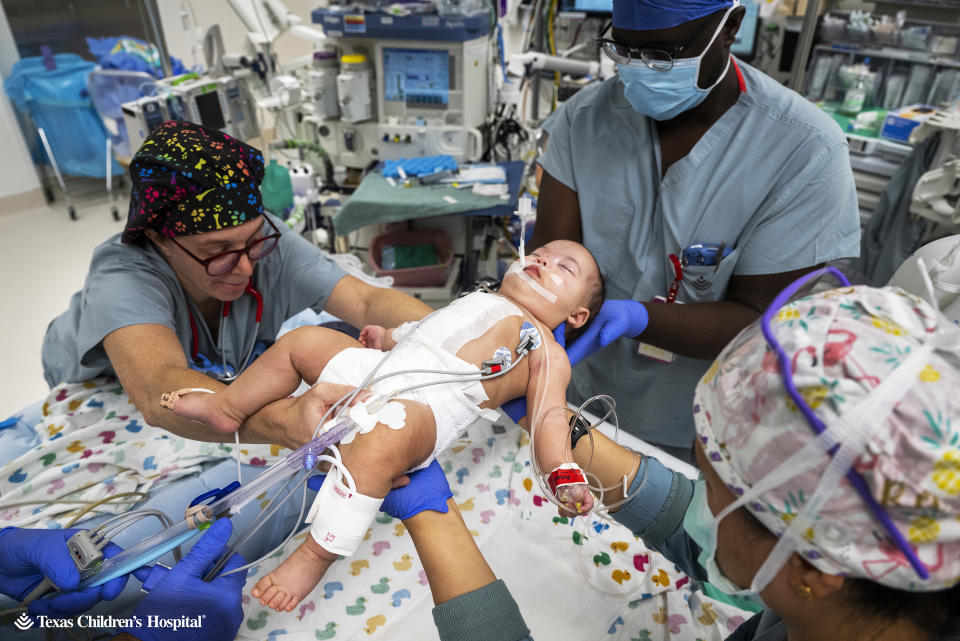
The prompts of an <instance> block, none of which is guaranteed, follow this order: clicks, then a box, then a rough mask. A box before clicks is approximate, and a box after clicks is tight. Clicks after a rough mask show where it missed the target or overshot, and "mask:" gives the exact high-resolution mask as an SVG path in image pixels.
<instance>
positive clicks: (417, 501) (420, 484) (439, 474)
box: [380, 460, 453, 521]
mask: <svg viewBox="0 0 960 641" xmlns="http://www.w3.org/2000/svg"><path fill="white" fill-rule="evenodd" d="M407 476H409V477H410V483H408V484H407V485H405V486H404V487H398V488H396V489H393V490H390V493H389V494H387V498H385V499H384V500H383V505H381V506H380V511H381V512H385V513H387V514H389V515H390V516H392V517H393V518H395V519H400V520H401V521H406V520H407V519H409V518H410V517H411V516H413V515H414V514H418V513H419V512H423V511H424V510H433V511H434V512H442V513H444V514H446V513H447V499H449V498H450V497H451V496H453V492H451V491H450V483H448V482H447V475H446V474H444V473H443V468H442V467H440V464H439V463H437V461H436V460H434V461H433V463H431V464H430V465H428V466H427V467H425V468H423V469H422V470H417V471H416V472H411V473H410V474H408V475H407Z"/></svg>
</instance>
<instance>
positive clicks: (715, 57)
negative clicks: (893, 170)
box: [531, 0, 860, 461]
mask: <svg viewBox="0 0 960 641" xmlns="http://www.w3.org/2000/svg"><path fill="white" fill-rule="evenodd" d="M743 18H744V9H743V8H742V7H740V6H739V1H736V0H678V1H676V2H662V1H661V0H614V2H613V20H612V23H611V24H610V25H607V26H606V27H605V28H604V29H603V30H602V32H601V33H599V34H598V37H597V44H598V46H599V48H600V50H601V51H602V53H603V55H606V56H607V57H609V58H610V59H612V60H613V61H614V62H615V63H616V65H617V74H616V76H614V77H612V78H609V79H607V80H606V81H603V82H598V83H594V84H592V85H589V86H587V87H585V88H584V89H582V90H581V91H579V92H578V93H577V94H576V95H575V96H573V97H572V98H571V99H570V100H568V101H567V102H565V103H564V105H563V108H562V109H561V110H559V111H558V115H557V117H556V119H555V121H554V122H553V123H552V126H551V130H550V142H549V145H548V146H547V148H546V153H545V155H544V156H542V157H541V159H540V164H541V165H542V167H543V171H544V174H543V181H542V185H541V188H540V200H539V204H538V208H539V215H538V218H537V225H536V228H535V231H534V234H533V239H532V245H531V246H532V247H537V246H540V245H542V244H544V243H547V242H549V241H551V240H555V239H558V238H564V239H569V240H574V241H578V242H581V243H583V244H584V245H586V246H587V248H588V249H590V251H591V252H593V253H594V255H596V256H597V257H598V259H599V261H600V266H601V269H602V270H603V273H604V274H605V275H607V276H608V282H609V283H610V285H611V286H610V288H609V289H608V295H609V297H608V300H607V303H606V305H605V309H604V310H603V311H602V312H601V313H600V315H599V316H598V317H597V321H598V322H596V323H594V324H593V326H592V327H593V330H592V332H591V333H590V336H591V338H592V340H593V341H594V342H595V343H596V345H595V346H596V347H600V346H603V345H606V344H607V342H608V340H605V337H606V338H609V337H615V336H619V335H620V332H618V331H604V327H605V326H606V325H607V324H609V323H615V324H617V325H619V329H626V330H627V334H625V336H626V337H624V338H621V339H619V340H616V342H615V344H614V345H611V346H610V347H608V348H607V349H605V350H602V351H601V352H600V353H598V354H595V355H594V356H593V357H591V358H589V359H586V360H585V361H584V362H583V363H581V364H580V365H578V366H577V367H576V368H575V369H574V374H573V383H572V386H571V389H572V390H573V391H572V397H571V399H570V400H572V401H576V402H581V401H583V400H584V399H586V398H589V397H591V396H593V394H595V393H597V392H603V393H608V394H612V395H613V396H614V397H615V398H616V401H617V407H618V408H620V409H623V410H624V411H625V413H626V414H628V415H631V416H636V417H638V419H637V422H636V423H635V424H634V426H633V427H632V428H631V430H632V431H633V433H634V434H636V435H637V436H640V437H642V438H644V439H646V440H648V441H650V442H651V443H653V444H655V445H658V446H659V447H661V448H663V449H665V450H666V451H668V452H670V453H671V454H674V455H676V456H678V457H680V458H684V459H686V460H688V461H692V457H693V450H692V449H691V445H692V442H693V421H692V419H691V417H690V416H689V415H688V414H687V413H686V411H685V408H686V401H687V399H689V397H690V394H692V393H693V387H694V385H695V383H696V381H697V379H699V378H700V376H702V375H703V373H704V371H705V370H706V368H707V366H708V365H709V359H712V358H714V357H716V355H717V354H718V353H719V352H720V350H721V349H722V347H723V346H724V345H725V344H726V343H727V342H728V341H729V340H730V339H731V338H732V337H733V336H734V335H735V334H736V333H737V332H738V331H740V330H741V329H743V327H745V326H746V325H747V324H749V323H750V322H751V321H752V320H754V319H755V318H757V316H758V315H759V314H760V312H761V311H762V310H763V309H764V307H765V306H766V305H767V304H768V303H769V302H770V300H771V299H772V298H773V296H775V295H776V293H777V292H778V291H779V290H780V289H781V288H783V287H784V286H785V285H786V284H787V283H789V282H790V281H792V280H793V279H794V278H796V277H797V276H798V275H799V274H801V273H803V272H805V271H809V270H810V269H812V268H814V267H816V266H818V265H820V264H822V263H826V262H828V261H831V260H834V259H840V258H846V257H853V256H858V255H859V248H860V222H859V210H858V206H857V196H856V188H855V185H854V181H853V173H852V170H851V168H850V163H849V158H848V153H847V141H846V139H845V137H844V135H843V132H842V131H841V130H840V128H839V127H838V126H837V125H836V124H835V123H834V122H833V121H832V120H831V119H830V117H829V116H827V115H826V114H824V113H823V112H821V111H820V110H819V109H817V108H816V107H815V106H814V105H812V104H810V103H809V102H808V101H806V100H804V99H803V98H802V97H801V96H800V95H798V94H796V93H795V92H793V91H791V90H790V89H787V88H785V87H783V86H781V85H780V84H779V83H777V82H776V81H774V80H773V79H771V78H770V77H768V76H766V75H764V74H763V73H762V72H760V71H758V70H756V69H753V68H751V67H750V66H749V65H747V64H745V63H743V62H741V61H739V60H736V59H735V58H733V57H732V56H731V54H730V47H731V45H732V44H733V43H734V41H735V39H736V36H737V31H738V29H739V28H740V24H741V21H742V20H743ZM658 297H660V300H663V299H667V300H675V301H676V302H680V303H686V304H684V305H670V304H667V305H654V304H650V303H651V302H653V301H654V300H655V299H657V298H658ZM630 337H633V338H630ZM640 417H643V418H642V419H641V418H640Z"/></svg>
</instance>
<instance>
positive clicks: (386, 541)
mask: <svg viewBox="0 0 960 641" xmlns="http://www.w3.org/2000/svg"><path fill="white" fill-rule="evenodd" d="M601 429H602V430H604V431H606V432H608V434H609V435H612V426H610V425H605V426H603V427H601ZM618 438H619V440H620V441H621V442H622V443H625V444H628V445H630V446H631V447H634V448H635V449H638V450H640V451H644V452H646V453H648V454H652V455H656V456H658V457H659V458H661V459H662V460H665V461H670V463H671V464H672V465H674V466H676V467H677V468H678V469H681V470H682V471H683V472H684V473H686V474H689V475H695V470H693V468H691V467H690V466H685V464H683V463H681V462H680V461H675V460H673V461H671V460H670V457H668V456H667V455H665V454H663V453H660V452H657V450H656V448H652V447H651V446H649V445H648V444H645V443H643V442H642V441H640V440H639V439H636V438H634V437H632V436H630V435H627V434H625V433H623V432H621V433H620V434H619V435H618ZM528 443H529V440H528V438H527V436H526V434H525V433H524V432H523V431H522V430H520V429H519V428H518V427H517V426H516V425H515V424H513V422H512V421H510V420H509V419H508V418H506V417H505V416H504V417H502V418H501V420H499V421H497V422H496V423H494V424H491V423H489V422H486V421H478V422H477V423H476V424H474V425H473V426H472V427H471V428H470V429H469V430H468V432H467V434H465V436H464V438H462V439H460V440H459V441H458V442H457V443H456V444H455V445H454V446H453V447H452V448H451V450H450V451H449V452H447V453H446V454H445V455H444V456H442V457H441V459H440V462H441V463H442V465H443V467H444V470H445V471H446V473H447V476H448V478H449V480H450V484H451V488H452V490H453V492H454V497H455V500H456V501H457V503H458V505H459V506H460V509H461V511H462V513H463V515H464V519H465V521H466V523H467V525H468V527H469V528H470V529H471V530H472V531H473V533H474V535H475V537H476V540H477V543H478V545H479V546H480V548H481V550H482V551H483V553H484V556H485V557H486V558H487V560H488V561H489V563H490V565H491V566H492V568H493V570H494V572H495V573H496V574H497V575H498V577H500V578H502V579H504V580H505V581H506V582H507V584H508V586H509V587H510V589H511V591H512V592H513V594H514V596H515V598H516V599H517V601H518V603H519V605H520V609H521V611H522V612H523V614H524V616H525V618H526V620H527V623H528V625H529V626H530V628H531V630H532V632H533V635H534V637H535V638H538V639H552V638H573V639H578V640H579V639H582V640H589V639H604V640H606V639H610V640H618V639H623V640H633V639H684V640H686V639H689V640H690V641H693V640H694V639H697V638H701V639H722V638H725V637H726V636H727V635H728V634H729V633H730V631H732V630H733V629H735V628H736V626H737V625H739V623H740V622H742V621H743V620H744V619H745V618H747V617H749V613H744V612H740V611H738V610H736V609H733V608H731V607H730V606H728V605H725V604H721V603H717V602H714V601H711V600H709V599H707V598H706V597H704V596H703V595H702V594H701V593H700V592H699V591H696V592H695V591H691V589H690V587H691V586H690V582H689V579H687V578H686V577H685V576H683V575H682V574H681V573H680V572H679V571H678V570H677V569H676V568H675V567H674V566H673V565H672V564H670V563H668V562H667V561H666V560H665V559H664V558H663V557H661V556H659V555H657V554H655V553H653V552H651V551H650V550H648V549H646V548H645V547H644V546H643V543H642V542H641V541H640V540H639V539H636V538H634V537H633V536H632V535H631V534H630V533H629V531H627V530H626V529H625V528H622V527H621V526H619V525H617V524H616V523H613V522H607V521H603V520H600V519H597V518H594V517H592V516H590V517H585V518H584V517H580V518H576V519H572V520H571V519H565V518H561V517H558V516H557V512H556V510H555V508H554V507H553V506H552V505H551V504H550V503H549V502H548V501H546V500H545V499H543V497H542V496H541V494H540V492H539V488H538V486H537V484H536V482H535V480H534V479H533V478H532V474H531V473H530V460H529V447H528ZM284 452H285V450H282V448H277V447H275V446H266V445H263V446H260V445H257V446H242V448H241V457H240V458H241V461H242V462H243V465H242V466H241V472H240V473H241V476H242V479H243V481H244V482H248V481H249V480H250V479H252V478H253V477H255V476H256V475H257V474H258V473H259V472H260V471H262V470H263V469H265V467H264V466H265V465H268V464H270V463H272V462H273V461H275V460H276V459H277V457H279V456H283V453H284ZM232 457H233V446H232V445H221V444H210V443H198V442H194V441H187V440H185V439H180V438H179V437H175V436H173V435H170V434H168V433H166V432H164V431H162V430H159V429H155V428H151V427H149V426H147V425H145V424H144V422H143V419H142V416H140V415H139V414H138V413H136V411H135V410H134V408H133V406H132V405H131V404H130V402H129V400H128V399H127V397H126V395H125V394H123V393H122V391H121V390H120V388H119V385H118V384H117V382H116V381H115V380H113V379H109V378H99V379H95V380H94V381H90V382H87V383H83V384H76V385H61V386H58V387H56V388H55V389H53V390H52V391H51V394H50V396H49V397H48V398H47V399H46V400H45V401H43V402H41V403H35V404H33V405H31V406H29V407H28V408H26V409H25V410H24V411H23V412H21V413H20V414H18V416H17V417H16V420H14V421H13V422H12V423H11V424H10V425H9V426H8V427H6V428H4V429H0V465H2V467H0V492H2V496H0V526H6V525H12V524H24V521H25V520H27V521H29V520H32V523H31V524H32V525H33V526H34V527H62V526H65V525H66V523H67V521H68V517H69V516H70V515H69V514H68V513H67V512H66V511H65V510H66V509H67V508H69V507H76V506H72V505H68V506H66V507H64V505H63V504H62V503H61V504H60V506H59V507H56V506H53V505H47V504H37V506H36V507H34V506H33V504H31V505H30V506H19V507H11V506H13V505H14V504H16V503H19V502H22V501H25V500H34V501H36V500H52V501H56V499H58V498H59V497H65V498H69V499H78V498H80V499H83V500H93V499H95V498H96V497H101V496H105V495H107V493H108V492H114V493H119V492H123V491H131V490H138V491H144V492H146V493H148V494H149V498H148V499H147V500H146V501H144V502H143V503H141V504H139V505H137V508H153V509H160V510H163V511H165V512H166V513H168V514H169V515H170V516H171V517H173V518H174V519H179V514H181V513H182V511H183V509H184V508H185V504H186V503H187V502H188V501H189V500H190V499H191V498H192V497H194V496H197V495H199V494H202V493H203V492H206V491H209V490H211V489H214V488H220V487H224V486H225V485H227V484H228V483H230V482H231V481H233V480H235V479H236V476H237V464H236V462H235V461H234V460H233V458H232ZM27 486H32V487H29V491H27V492H24V491H23V490H24V489H26V488H27ZM84 486H88V487H87V489H85V490H82V491H80V492H75V493H74V494H72V495H69V496H67V495H66V493H67V492H69V491H70V490H75V489H76V488H78V487H84ZM258 499H259V497H258ZM307 501H308V505H309V501H312V493H310V495H309V496H308V497H307ZM109 505H110V503H106V504H105V505H104V509H110V510H113V511H117V512H119V511H123V510H129V509H131V507H132V506H127V505H118V506H116V507H113V508H109V507H108V506H109ZM263 505H264V503H263V501H259V500H258V501H256V502H254V503H253V504H251V505H248V506H247V507H246V508H245V509H244V511H243V512H241V514H239V515H238V516H235V517H234V523H235V529H237V530H239V529H243V528H245V527H246V526H247V525H249V524H250V523H252V522H254V521H255V520H256V519H257V518H258V517H259V515H260V514H261V509H262V506H263ZM299 508H300V501H299V500H297V501H291V502H289V503H288V504H287V505H286V506H285V508H284V509H283V510H281V511H280V513H278V514H277V515H276V516H275V517H274V518H272V519H270V521H269V523H267V524H266V526H265V527H264V528H262V529H263V530H264V531H261V532H258V533H257V535H256V536H255V537H254V539H253V540H252V541H251V542H250V543H248V544H247V545H245V546H244V548H242V550H241V552H242V553H243V554H244V555H245V556H246V557H247V558H248V559H249V560H252V559H253V558H256V557H258V556H260V555H261V554H264V553H265V552H267V551H269V550H270V549H272V548H273V546H275V545H276V544H277V543H279V542H280V541H282V540H283V539H284V537H285V536H286V534H287V533H288V532H289V531H290V529H291V528H292V527H293V526H294V524H295V523H296V521H297V516H298V511H299ZM105 518H107V515H106V514H101V515H100V516H98V517H97V518H95V519H91V520H88V521H82V522H81V523H80V525H83V526H86V527H89V526H90V525H91V524H95V523H97V522H99V521H102V520H103V519H105ZM157 527H158V525H156V524H155V523H153V522H151V521H150V520H147V521H144V522H142V523H140V524H137V525H136V526H134V527H132V528H130V529H129V530H126V531H124V532H122V533H121V535H120V536H119V537H118V539H117V542H118V543H119V544H120V545H121V546H130V545H132V544H133V543H134V542H136V541H139V540H142V539H143V538H144V537H146V536H148V535H149V534H151V533H152V532H154V531H156V529H157ZM303 536H306V531H303V532H301V533H300V534H299V535H298V536H296V537H295V538H294V539H293V540H292V541H291V542H290V543H288V544H287V546H286V547H285V548H284V549H283V550H282V551H281V552H280V553H278V554H275V555H273V556H272V557H271V558H269V559H267V560H266V561H265V562H264V563H263V564H262V565H261V566H260V567H259V568H257V569H255V570H252V571H251V573H250V575H249V577H248V581H247V585H246V588H245V594H244V597H243V601H244V611H245V612H244V613H245V620H244V623H243V624H242V626H241V628H240V632H239V635H238V638H239V639H268V638H269V639H276V638H278V637H280V636H284V635H287V636H290V638H295V639H299V638H317V639H329V638H335V639H337V640H338V641H339V640H341V639H354V638H358V639H359V638H363V639H368V638H369V639H377V638H379V639H390V640H401V641H402V640H405V639H411V640H413V639H417V640H422V639H425V638H426V639H429V638H435V635H436V632H435V631H434V630H435V629H434V627H433V622H432V617H431V609H432V607H433V603H432V599H431V596H430V593H429V587H428V586H427V584H426V580H425V576H424V574H423V571H422V568H421V567H420V565H419V561H418V559H417V555H416V552H415V550H414V548H413V544H412V541H411V540H410V538H409V536H408V535H407V534H406V533H405V531H404V528H403V526H402V524H401V523H400V522H399V521H396V520H394V519H391V518H389V517H387V516H385V515H381V517H380V518H378V520H377V521H376V522H375V524H374V526H373V528H372V529H371V533H370V537H369V539H368V540H367V541H365V542H364V543H363V544H362V546H361V548H360V550H359V551H358V553H357V554H356V555H355V556H353V557H351V558H348V559H342V560H340V561H338V562H336V563H334V565H333V566H332V567H331V568H330V570H329V571H328V572H327V574H326V575H325V576H324V578H323V580H322V581H321V583H320V584H319V585H318V587H317V589H316V590H315V591H314V592H313V593H312V594H311V595H310V596H309V597H307V598H306V599H304V601H303V602H302V603H301V604H300V605H298V606H297V608H296V609H295V610H294V611H293V612H291V613H282V614H281V613H275V612H273V611H272V610H269V609H267V608H263V607H262V606H260V604H259V602H257V601H256V600H253V599H251V598H250V597H249V590H250V588H251V587H252V586H253V584H254V583H256V581H257V579H258V577H259V576H261V575H262V574H263V573H266V572H269V571H270V570H272V569H273V568H274V567H276V566H277V565H278V564H279V563H280V562H281V561H282V559H283V558H285V557H286V556H287V555H288V554H289V553H290V552H292V551H293V549H295V547H296V546H297V545H299V543H300V542H301V540H302V537H303ZM188 546H189V544H188V545H187V546H186V547H188ZM165 562H166V563H167V564H169V563H171V562H172V559H170V558H169V556H168V558H166V559H165ZM518 569H520V570H519V571H518ZM139 594H140V593H139V582H138V581H137V580H135V579H131V580H130V581H129V584H128V586H127V588H126V590H125V591H124V593H123V594H122V595H121V597H120V598H118V599H117V600H116V601H113V602H105V603H102V604H100V605H99V606H97V608H96V609H95V610H94V611H93V613H94V614H112V615H113V616H116V617H122V616H124V615H129V614H130V612H132V609H133V607H134V605H135V603H136V602H137V600H138V599H139ZM0 607H6V605H0ZM44 632H46V631H44ZM73 632H74V633H75V634H76V632H77V631H76V630H74V631H73ZM103 632H104V631H103V630H91V631H90V633H91V637H95V636H98V635H100V634H102V633H103ZM31 634H33V635H36V636H31ZM18 638H23V639H29V638H42V635H41V633H40V632H39V631H37V630H33V631H29V632H25V633H23V634H22V636H18ZM64 638H65V637H64Z"/></svg>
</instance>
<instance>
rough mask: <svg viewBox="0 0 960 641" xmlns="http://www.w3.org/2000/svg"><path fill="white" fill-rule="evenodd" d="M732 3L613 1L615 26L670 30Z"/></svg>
mask: <svg viewBox="0 0 960 641" xmlns="http://www.w3.org/2000/svg"><path fill="white" fill-rule="evenodd" d="M732 4H733V0H613V26H614V27H616V28H617V29H629V30H631V31H647V30H652V29H669V28H670V27H676V26H677V25H678V24H683V23H684V22H690V21H691V20H696V19H697V18H702V17H704V16H708V15H710V14H711V13H715V12H717V11H720V10H721V9H726V8H727V7H729V6H730V5H732Z"/></svg>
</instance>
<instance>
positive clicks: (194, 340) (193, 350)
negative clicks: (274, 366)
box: [187, 279, 263, 380]
mask: <svg viewBox="0 0 960 641" xmlns="http://www.w3.org/2000/svg"><path fill="white" fill-rule="evenodd" d="M243 291H244V293H246V294H250V295H251V296H253V298H254V300H256V301H257V313H256V316H255V317H254V319H255V326H254V335H253V345H251V346H250V349H249V350H248V351H247V354H246V357H245V358H244V359H243V366H242V367H241V368H240V369H239V370H237V372H241V371H243V370H244V369H246V367H247V365H249V364H250V355H251V354H252V353H253V348H254V345H256V342H257V332H259V330H260V323H261V321H262V320H263V296H262V295H261V294H260V292H258V291H257V290H256V289H254V287H253V279H251V280H248V281H247V286H246V287H245V288H244V290H243ZM231 303H232V301H226V302H225V303H223V306H222V307H223V309H222V311H221V313H220V317H221V318H222V319H224V320H226V318H227V316H229V315H230V306H231ZM187 314H188V315H189V317H190V356H191V358H192V359H193V360H196V359H197V356H199V354H200V338H199V334H198V333H197V321H196V319H195V318H194V317H193V312H192V311H191V310H190V307H189V306H188V307H187ZM222 337H223V323H221V324H220V330H219V331H218V332H217V349H218V350H219V352H220V356H221V359H222V360H223V368H224V373H226V371H227V363H226V355H225V354H224V353H223V345H222ZM233 378H236V375H234V376H232V377H229V379H230V380H232V379H233Z"/></svg>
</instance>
